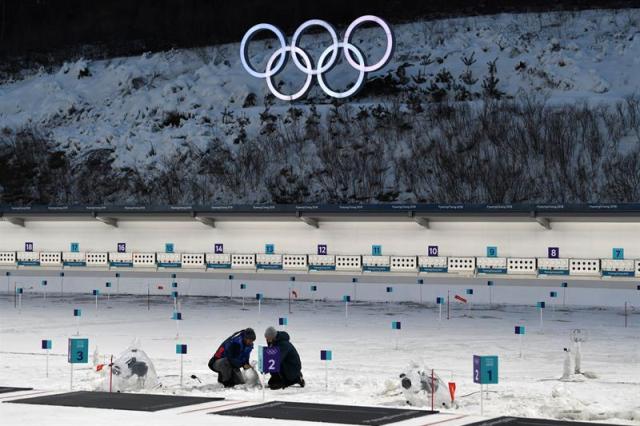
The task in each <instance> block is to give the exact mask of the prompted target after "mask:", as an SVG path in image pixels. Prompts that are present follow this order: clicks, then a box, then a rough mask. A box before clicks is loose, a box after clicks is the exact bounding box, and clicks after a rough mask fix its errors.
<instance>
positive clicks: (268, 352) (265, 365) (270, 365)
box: [258, 346, 280, 374]
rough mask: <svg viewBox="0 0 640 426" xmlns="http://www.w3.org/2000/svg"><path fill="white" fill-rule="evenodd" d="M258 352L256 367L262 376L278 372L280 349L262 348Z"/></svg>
mask: <svg viewBox="0 0 640 426" xmlns="http://www.w3.org/2000/svg"><path fill="white" fill-rule="evenodd" d="M260 349H261V350H260V351H258V357H259V359H258V365H259V366H260V372H261V373H262V374H267V373H270V374H271V373H279V372H280V349H279V348H277V347H268V346H262V347H260Z"/></svg>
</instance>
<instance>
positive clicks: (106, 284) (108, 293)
mask: <svg viewBox="0 0 640 426" xmlns="http://www.w3.org/2000/svg"><path fill="white" fill-rule="evenodd" d="M104 286H105V288H106V289H107V304H108V303H109V299H110V298H111V282H110V281H107V282H106V283H104Z"/></svg>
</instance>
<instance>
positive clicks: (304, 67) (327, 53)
mask: <svg viewBox="0 0 640 426" xmlns="http://www.w3.org/2000/svg"><path fill="white" fill-rule="evenodd" d="M365 22H372V23H374V24H377V25H379V26H380V27H381V28H382V30H383V31H384V33H385V35H386V38H387V46H386V49H385V52H384V55H383V56H382V58H381V59H380V60H379V61H378V62H376V63H375V64H373V65H367V63H366V62H367V61H366V58H365V57H364V55H363V53H362V52H361V51H360V49H358V48H357V47H356V46H355V45H353V44H352V43H351V37H352V35H353V33H354V31H355V30H356V28H357V27H359V26H360V25H362V24H363V23H365ZM313 26H319V27H322V28H324V29H325V30H326V31H327V32H328V33H329V36H330V37H331V41H332V44H331V46H329V47H328V48H327V49H326V50H324V51H323V52H322V54H321V55H320V58H319V60H318V64H317V66H316V67H314V64H313V63H312V61H311V59H310V57H309V54H308V53H307V52H305V51H304V50H303V49H302V48H300V47H299V46H298V42H299V40H300V37H301V36H302V33H303V32H304V31H305V30H306V29H307V28H309V27H313ZM258 31H270V32H272V33H273V34H275V36H276V37H277V38H278V41H279V43H280V48H279V49H277V50H276V51H275V52H273V54H272V55H271V56H270V57H269V60H268V61H267V66H266V69H265V71H264V72H259V71H256V69H255V68H254V67H253V66H252V65H251V64H250V63H249V61H248V59H247V55H248V44H249V42H250V41H251V39H252V38H253V36H254V34H255V33H257V32H258ZM393 47H394V37H393V32H392V31H391V27H389V25H388V24H387V23H386V22H385V21H384V20H383V19H381V18H379V17H377V16H373V15H365V16H361V17H360V18H358V19H356V20H355V21H353V22H352V23H351V24H350V25H349V27H348V28H347V30H346V32H345V34H344V40H343V41H338V34H337V32H336V30H335V29H334V28H333V26H331V24H329V23H328V22H326V21H322V20H320V19H311V20H308V21H306V22H304V23H303V24H302V25H300V26H299V27H298V29H296V31H295V32H294V34H293V38H292V40H291V46H287V41H286V38H285V35H284V33H283V32H282V31H281V30H280V29H279V28H277V27H275V26H274V25H271V24H257V25H254V26H253V27H251V28H250V29H249V31H247V33H246V34H245V35H244V37H243V38H242V42H241V43H240V60H241V62H242V65H243V66H244V68H245V70H247V72H248V73H249V74H251V75H252V76H253V77H256V78H263V79H265V80H266V81H267V86H268V87H269V90H270V91H271V93H272V94H273V95H274V96H275V97H277V98H278V99H281V100H285V101H294V100H296V99H299V98H301V97H303V96H304V95H305V94H306V93H307V91H308V90H309V88H310V87H311V83H312V81H313V76H317V79H318V85H319V86H320V88H321V89H322V91H323V92H324V93H325V94H326V95H327V96H330V97H332V98H346V97H349V96H351V95H353V94H354V93H356V92H357V91H358V90H360V88H361V87H362V85H363V83H364V81H365V80H366V76H367V73H370V72H373V71H377V70H379V69H381V68H382V67H384V66H385V65H386V64H387V62H389V60H390V59H391V56H392V54H393ZM341 48H342V49H343V52H344V56H345V58H346V60H347V62H348V63H349V65H351V67H353V68H354V69H355V70H356V71H358V79H357V81H356V83H355V84H354V85H353V87H351V88H350V89H348V90H346V91H344V92H336V91H334V90H332V89H331V88H330V87H329V86H328V85H327V83H326V82H325V81H324V79H323V74H324V73H326V72H327V71H329V70H331V69H332V68H333V67H334V66H335V64H336V62H337V60H338V53H339V50H340V49H341ZM288 53H290V54H291V56H292V57H293V62H294V64H295V66H296V68H298V69H299V70H300V71H302V72H303V73H305V74H306V75H307V78H306V80H305V83H304V85H303V87H302V89H300V90H299V91H298V92H296V93H294V94H292V95H285V94H283V93H281V92H279V91H278V90H277V89H276V88H275V86H274V84H273V81H272V77H273V76H275V75H276V74H278V73H279V72H280V71H282V70H283V69H284V67H285V66H286V61H287V54H288ZM354 56H355V59H354ZM300 58H302V62H301V61H300ZM327 58H328V59H327Z"/></svg>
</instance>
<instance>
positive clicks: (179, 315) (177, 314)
mask: <svg viewBox="0 0 640 426" xmlns="http://www.w3.org/2000/svg"><path fill="white" fill-rule="evenodd" d="M171 319H172V320H174V321H175V322H176V339H179V338H180V321H182V312H176V311H173V315H172V316H171Z"/></svg>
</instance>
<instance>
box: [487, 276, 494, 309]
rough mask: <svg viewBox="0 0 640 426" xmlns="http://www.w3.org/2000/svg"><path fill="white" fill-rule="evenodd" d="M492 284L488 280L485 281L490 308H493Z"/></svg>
mask: <svg viewBox="0 0 640 426" xmlns="http://www.w3.org/2000/svg"><path fill="white" fill-rule="evenodd" d="M494 284H495V283H494V282H493V281H491V280H489V281H487V287H489V307H490V308H491V307H492V306H493V286H494Z"/></svg>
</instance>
